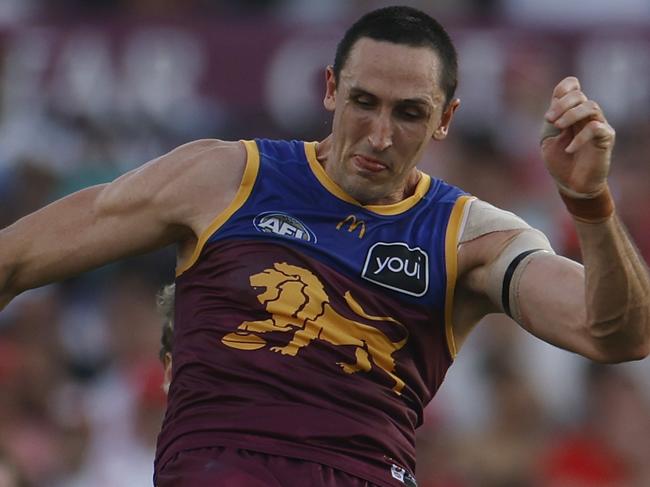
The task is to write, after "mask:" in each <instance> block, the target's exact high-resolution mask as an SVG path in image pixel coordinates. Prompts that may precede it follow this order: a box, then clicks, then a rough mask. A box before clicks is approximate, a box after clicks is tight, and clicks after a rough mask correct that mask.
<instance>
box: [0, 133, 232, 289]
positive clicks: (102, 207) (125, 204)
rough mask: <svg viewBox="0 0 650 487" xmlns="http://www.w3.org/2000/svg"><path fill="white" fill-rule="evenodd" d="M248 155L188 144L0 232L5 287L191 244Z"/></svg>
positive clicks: (226, 147)
mask: <svg viewBox="0 0 650 487" xmlns="http://www.w3.org/2000/svg"><path fill="white" fill-rule="evenodd" d="M242 150H243V149H242V148H241V147H240V146H239V144H237V143H234V144H231V143H222V142H221V141H196V142H193V143H190V144H186V145H185V146H181V147H179V148H177V149H175V150H173V151H172V152H170V153H168V154H166V155H164V156H162V157H160V158H158V159H155V160H153V161H150V162H148V163H147V164H145V165H143V166H142V167H140V168H138V169H135V170H133V171H131V172H129V173H127V174H125V175H123V176H121V177H120V178H118V179H116V180H115V181H113V182H111V183H109V184H105V185H99V186H93V187H90V188H87V189H84V190H82V191H79V192H77V193H74V194H72V195H70V196H67V197H65V198H63V199H61V200H58V201H56V202H54V203H52V204H51V205H48V206H47V207H45V208H43V209H41V210H39V211H37V212H35V213H32V214H31V215H28V216H26V217H25V218H23V219H21V220H19V221H17V222H16V223H14V224H13V225H11V226H10V227H8V228H6V229H4V230H2V231H1V232H0V286H1V287H2V289H3V290H4V292H7V291H6V290H7V289H9V292H10V293H13V294H17V293H19V292H21V291H23V290H26V289H29V288H33V287H37V286H41V285H43V284H46V283H49V282H53V281H57V280H61V279H65V278H67V277H71V276H73V275H76V274H78V273H81V272H84V271H86V270H89V269H92V268H95V267H98V266H101V265H104V264H107V263H109V262H112V261H115V260H118V259H121V258H123V257H127V256H131V255H136V254H140V253H144V252H147V251H150V250H154V249H157V248H160V247H163V246H166V245H169V244H171V243H175V242H181V241H192V240H193V239H195V237H196V235H198V234H199V232H200V231H201V230H202V226H204V225H205V221H207V219H208V217H209V213H211V212H218V211H219V210H220V208H221V206H223V205H224V204H226V202H227V200H228V198H229V197H230V195H231V193H232V190H233V188H231V186H234V183H233V182H232V181H237V177H238V175H239V173H241V171H242V164H243V163H242V158H241V154H242ZM228 175H230V177H226V176H228ZM235 189H236V188H235ZM213 195H216V196H213ZM206 208H207V209H206Z"/></svg>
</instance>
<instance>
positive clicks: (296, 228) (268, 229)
mask: <svg viewBox="0 0 650 487" xmlns="http://www.w3.org/2000/svg"><path fill="white" fill-rule="evenodd" d="M253 224H254V225H255V228H256V229H257V231H259V232H264V233H274V234H275V235H280V236H281V237H289V238H297V239H298V240H306V241H307V242H313V243H316V235H315V234H314V232H312V231H311V230H310V229H309V228H308V227H307V225H305V224H304V223H303V222H301V221H300V220H298V219H297V218H294V217H292V216H291V215H287V214H286V213H281V212H277V211H267V212H266V213H260V214H259V215H257V216H256V217H255V220H253Z"/></svg>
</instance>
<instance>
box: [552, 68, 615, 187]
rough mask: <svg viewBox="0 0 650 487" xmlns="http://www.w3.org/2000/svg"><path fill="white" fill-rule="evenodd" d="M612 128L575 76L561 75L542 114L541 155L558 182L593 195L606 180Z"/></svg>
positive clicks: (560, 184) (559, 184) (611, 144)
mask: <svg viewBox="0 0 650 487" xmlns="http://www.w3.org/2000/svg"><path fill="white" fill-rule="evenodd" d="M614 139H615V132H614V129H613V128H612V127H611V126H610V125H609V124H608V123H607V120H606V119H605V116H604V115H603V112H602V110H601V108H600V106H599V105H598V104H597V103H596V102H594V101H592V100H589V99H588V98H587V96H586V95H585V94H584V93H583V92H582V90H581V88H580V82H579V81H578V79H577V78H574V77H572V76H569V77H567V78H564V79H563V80H562V81H560V83H558V85H557V86H556V87H555V89H554V90H553V96H552V98H551V104H550V106H549V109H548V110H547V112H546V114H545V115H544V130H543V133H542V141H541V146H542V157H543V159H544V162H545V163H546V166H547V168H548V170H549V172H550V173H551V176H553V178H555V181H556V182H557V184H558V186H559V187H560V188H563V189H564V190H565V191H566V190H568V191H569V192H575V193H578V194H581V195H595V194H598V193H599V192H600V191H601V190H603V189H604V188H605V186H606V184H607V174H608V173H609V165H610V161H611V155H612V149H613V147H614Z"/></svg>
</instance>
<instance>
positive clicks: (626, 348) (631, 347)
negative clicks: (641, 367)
mask: <svg viewBox="0 0 650 487" xmlns="http://www.w3.org/2000/svg"><path fill="white" fill-rule="evenodd" d="M648 356H650V340H647V339H646V340H642V341H637V342H636V343H632V344H630V343H625V344H621V343H616V344H607V345H605V346H603V344H601V346H600V347H598V348H597V350H596V351H595V352H594V353H593V354H591V355H590V356H589V357H588V358H589V359H591V360H593V361H594V362H597V363H599V364H620V363H622V362H635V361H638V360H643V359H645V358H647V357H648Z"/></svg>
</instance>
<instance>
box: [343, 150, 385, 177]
mask: <svg viewBox="0 0 650 487" xmlns="http://www.w3.org/2000/svg"><path fill="white" fill-rule="evenodd" d="M352 160H353V161H354V164H355V166H356V167H357V168H358V169H360V170H362V171H369V172H373V173H379V172H382V171H385V170H388V165H387V164H385V163H383V162H381V161H379V160H377V159H374V158H372V157H368V156H362V155H361V154H355V155H354V156H353V157H352Z"/></svg>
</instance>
